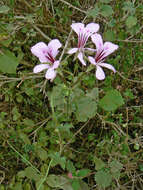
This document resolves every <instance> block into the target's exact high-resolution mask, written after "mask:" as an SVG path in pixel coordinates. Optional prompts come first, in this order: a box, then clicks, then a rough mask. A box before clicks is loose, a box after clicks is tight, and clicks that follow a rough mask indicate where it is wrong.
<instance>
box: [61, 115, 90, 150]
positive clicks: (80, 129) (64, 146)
mask: <svg viewBox="0 0 143 190" xmlns="http://www.w3.org/2000/svg"><path fill="white" fill-rule="evenodd" d="M89 121H90V119H89V120H88V121H87V122H86V123H85V124H84V125H83V126H82V127H81V128H80V129H79V130H78V131H77V132H76V133H75V134H74V135H73V136H72V137H71V139H70V140H69V141H68V142H67V144H65V145H64V146H63V149H62V151H63V150H64V149H65V148H66V147H67V145H69V144H70V143H71V142H72V140H73V138H74V137H75V136H77V134H78V133H80V132H81V131H82V129H83V128H84V127H85V126H86V125H87V124H88V122H89ZM62 151H61V152H62Z"/></svg>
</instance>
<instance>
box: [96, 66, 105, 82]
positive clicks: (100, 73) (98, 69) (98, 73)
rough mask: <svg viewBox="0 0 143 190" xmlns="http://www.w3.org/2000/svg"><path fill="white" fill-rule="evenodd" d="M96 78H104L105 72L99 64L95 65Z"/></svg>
mask: <svg viewBox="0 0 143 190" xmlns="http://www.w3.org/2000/svg"><path fill="white" fill-rule="evenodd" d="M96 78H97V79H98V80H104V79H105V73H104V71H103V69H102V68H101V67H100V66H96Z"/></svg>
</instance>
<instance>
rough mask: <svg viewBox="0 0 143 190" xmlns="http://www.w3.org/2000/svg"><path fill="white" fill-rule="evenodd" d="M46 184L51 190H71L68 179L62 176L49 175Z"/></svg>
mask: <svg viewBox="0 0 143 190" xmlns="http://www.w3.org/2000/svg"><path fill="white" fill-rule="evenodd" d="M47 183H48V185H49V186H50V187H52V188H60V189H63V190H73V188H72V186H71V183H70V182H69V179H68V178H65V177H63V176H56V175H49V176H48V177H47Z"/></svg>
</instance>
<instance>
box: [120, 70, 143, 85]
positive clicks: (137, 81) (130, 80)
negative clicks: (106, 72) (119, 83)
mask: <svg viewBox="0 0 143 190" xmlns="http://www.w3.org/2000/svg"><path fill="white" fill-rule="evenodd" d="M117 73H118V75H119V76H120V77H121V78H123V79H124V80H127V81H129V82H134V83H143V81H139V80H132V79H128V78H126V77H124V76H123V75H122V74H121V73H120V72H118V71H117Z"/></svg>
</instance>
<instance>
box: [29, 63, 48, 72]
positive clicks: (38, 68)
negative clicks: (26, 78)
mask: <svg viewBox="0 0 143 190" xmlns="http://www.w3.org/2000/svg"><path fill="white" fill-rule="evenodd" d="M49 67H50V66H49V65H48V64H40V65H36V66H35V67H34V69H33V72H34V73H39V72H41V71H43V70H45V69H48V68H49Z"/></svg>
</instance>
